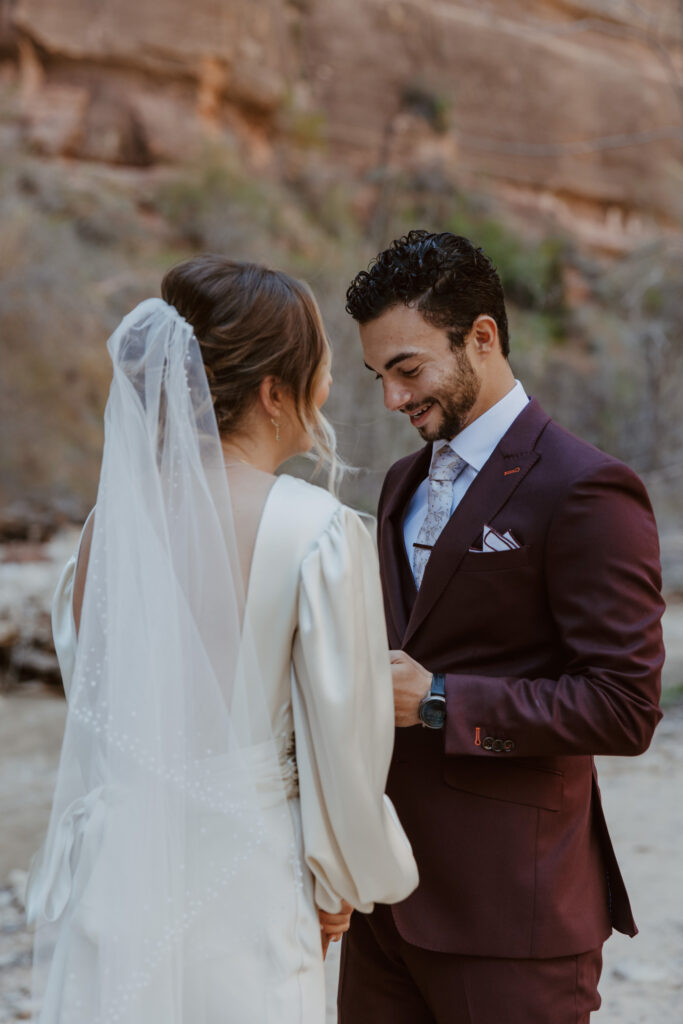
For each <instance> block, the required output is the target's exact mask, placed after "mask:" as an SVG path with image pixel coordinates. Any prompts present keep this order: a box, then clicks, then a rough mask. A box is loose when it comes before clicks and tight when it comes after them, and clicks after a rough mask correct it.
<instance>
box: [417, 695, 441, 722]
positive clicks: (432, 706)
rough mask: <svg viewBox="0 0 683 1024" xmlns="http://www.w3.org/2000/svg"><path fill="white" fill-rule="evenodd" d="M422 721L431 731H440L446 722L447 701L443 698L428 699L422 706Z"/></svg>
mask: <svg viewBox="0 0 683 1024" xmlns="http://www.w3.org/2000/svg"><path fill="white" fill-rule="evenodd" d="M420 720H421V721H422V722H424V724H425V725H426V726H427V727H428V728H429V729H440V728H441V727H442V726H443V723H444V722H445V721H446V701H445V700H444V699H443V697H428V698H427V699H426V700H425V701H424V702H423V703H422V705H421V706H420Z"/></svg>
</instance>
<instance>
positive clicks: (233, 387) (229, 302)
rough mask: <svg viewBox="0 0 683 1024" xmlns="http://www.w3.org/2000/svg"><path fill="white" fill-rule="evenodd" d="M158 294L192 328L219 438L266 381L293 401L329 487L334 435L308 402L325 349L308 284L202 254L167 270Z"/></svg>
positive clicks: (231, 429) (234, 429)
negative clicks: (282, 389)
mask: <svg viewBox="0 0 683 1024" xmlns="http://www.w3.org/2000/svg"><path fill="white" fill-rule="evenodd" d="M161 294H162V297H163V298H164V300H165V301H166V302H168V303H169V304H170V305H172V306H175V308H176V309H177V311H178V312H179V313H180V315H181V316H182V317H184V318H185V319H186V320H187V322H188V323H189V324H191V325H192V327H193V328H194V332H195V337H196V338H197V341H198V343H199V347H200V350H201V354H202V359H203V362H204V366H205V369H206V375H207V378H208V381H209V387H210V389H211V394H212V396H213V402H214V410H215V414H216V420H217V422H218V430H219V433H220V434H221V436H223V437H226V436H229V435H230V434H234V433H238V432H239V430H240V427H241V425H242V421H243V418H244V416H245V414H246V412H247V410H248V409H249V406H250V405H251V403H252V402H253V400H254V398H255V396H256V395H257V393H258V390H259V387H260V385H261V382H262V381H263V380H264V378H265V377H268V376H273V377H275V378H276V379H277V380H278V381H279V382H280V383H281V384H282V385H283V387H285V388H286V389H287V390H288V391H289V393H290V394H291V395H292V396H293V398H294V400H295V406H296V413H297V416H298V418H299V421H300V423H301V425H302V427H303V428H304V429H305V431H306V433H307V434H308V435H309V437H310V438H311V440H312V442H313V451H314V453H315V454H316V455H317V456H318V460H319V463H320V464H322V465H325V466H326V467H327V469H328V471H329V475H330V481H331V484H334V480H335V478H336V475H337V472H338V466H339V461H338V459H337V455H336V439H335V434H334V430H333V429H332V427H331V425H330V424H329V423H328V421H327V420H326V419H325V417H324V416H323V415H322V413H321V412H320V410H319V409H318V407H317V406H316V404H315V401H314V399H315V394H316V391H317V388H318V383H319V378H320V374H321V372H322V368H323V365H324V362H325V360H326V357H327V356H328V354H329V351H330V346H329V342H328V340H327V336H326V334H325V328H324V326H323V322H322V317H321V315H320V310H319V309H318V305H317V303H316V301H315V298H314V297H313V294H312V292H311V290H310V288H309V287H308V285H306V284H304V282H303V281H297V280H296V278H293V277H290V276H289V275H288V274H285V273H283V272H282V271H280V270H269V269H268V268H266V267H262V266H259V265H258V264H256V263H242V262H237V261H235V260H230V259H228V258H227V257H225V256H219V255H213V254H206V255H202V256H194V257H192V258H191V259H188V260H185V261H184V262H182V263H179V264H178V265H177V266H175V267H172V268H171V270H169V271H168V273H167V274H166V275H165V277H164V279H163V281H162V283H161Z"/></svg>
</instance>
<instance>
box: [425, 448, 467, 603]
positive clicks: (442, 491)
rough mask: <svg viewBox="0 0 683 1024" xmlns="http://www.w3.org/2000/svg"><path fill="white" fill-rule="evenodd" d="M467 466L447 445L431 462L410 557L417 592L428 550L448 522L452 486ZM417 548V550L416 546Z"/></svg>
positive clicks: (427, 559)
mask: <svg viewBox="0 0 683 1024" xmlns="http://www.w3.org/2000/svg"><path fill="white" fill-rule="evenodd" d="M466 465H467V463H466V462H465V460H464V459H461V458H460V456H459V455H458V454H457V453H456V452H454V451H453V449H452V448H451V446H450V445H449V444H446V445H444V446H443V448H440V449H439V451H438V452H437V453H436V455H435V456H434V459H433V460H432V465H431V469H430V470H429V491H428V494H427V515H426V516H425V518H424V522H423V524H422V526H421V527H420V532H419V533H418V535H417V541H416V547H415V550H414V553H413V575H414V576H415V584H416V586H417V589H418V590H419V589H420V585H421V583H422V577H423V576H424V571H425V568H426V566H427V562H428V561H429V556H430V555H431V553H432V551H431V549H432V547H433V546H434V544H435V543H436V541H437V538H438V536H439V534H440V533H441V531H442V530H443V528H444V526H445V525H446V523H447V522H448V520H449V519H450V515H451V505H452V503H453V482H454V481H455V479H456V477H458V476H459V475H460V474H461V473H462V471H463V469H464V468H465V466H466ZM417 545H420V546H417Z"/></svg>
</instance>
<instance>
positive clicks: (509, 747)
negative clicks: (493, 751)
mask: <svg viewBox="0 0 683 1024" xmlns="http://www.w3.org/2000/svg"><path fill="white" fill-rule="evenodd" d="M514 749H515V743H514V740H505V743H504V744H503V750H504V751H505V753H506V754H511V753H512V751H513V750H514Z"/></svg>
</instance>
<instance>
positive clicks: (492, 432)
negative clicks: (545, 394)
mask: <svg viewBox="0 0 683 1024" xmlns="http://www.w3.org/2000/svg"><path fill="white" fill-rule="evenodd" d="M528 401H529V397H528V395H527V393H526V391H525V390H524V388H523V387H522V385H521V384H520V382H519V381H518V380H516V381H515V386H514V387H513V388H512V390H511V391H508V393H507V395H505V396H504V397H503V398H501V399H500V401H499V402H496V404H495V405H492V406H491V408H490V409H487V410H486V412H485V413H482V415H481V416H479V417H478V418H477V419H476V420H474V421H473V422H472V423H470V424H468V425H467V426H466V427H465V429H464V430H461V431H460V433H459V434H456V436H455V437H454V438H453V439H452V440H451V441H435V442H434V447H433V450H432V460H433V459H434V456H435V454H436V453H437V452H438V451H439V450H440V449H441V448H443V447H444V445H447V444H449V445H450V446H451V448H452V449H453V451H454V452H456V453H457V454H458V455H459V456H460V458H461V459H464V460H465V462H466V463H467V465H466V466H465V468H464V469H463V470H462V472H461V473H460V475H459V476H458V478H457V479H456V480H455V482H454V484H453V501H452V503H451V515H453V512H454V511H455V509H456V508H457V507H458V505H459V504H460V502H461V501H462V499H463V497H464V495H465V493H466V491H467V488H468V487H469V486H470V484H471V483H472V481H473V480H474V479H475V477H476V476H477V473H479V472H480V470H481V469H482V467H483V465H484V463H486V462H488V460H489V458H490V457H491V455H492V454H493V450H494V448H495V447H496V445H497V444H498V443H499V442H500V441H501V440H502V438H503V437H504V436H505V434H507V432H508V430H509V429H510V427H511V426H512V424H513V422H514V421H515V420H516V419H517V417H518V416H519V414H520V412H521V411H522V409H524V408H525V406H526V404H527V402H528ZM430 468H431V465H430ZM428 490H429V477H428V476H427V477H425V479H424V480H423V481H422V483H421V484H420V486H419V487H418V488H417V490H416V491H415V493H414V494H413V497H412V498H411V500H410V504H409V505H408V511H407V512H406V517H405V519H404V521H403V539H404V541H405V546H406V551H407V552H408V561H409V562H410V565H411V567H412V564H413V543H414V542H415V541H416V540H417V536H418V534H419V532H420V527H421V526H422V523H423V520H424V517H425V516H426V515H427V493H428Z"/></svg>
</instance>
